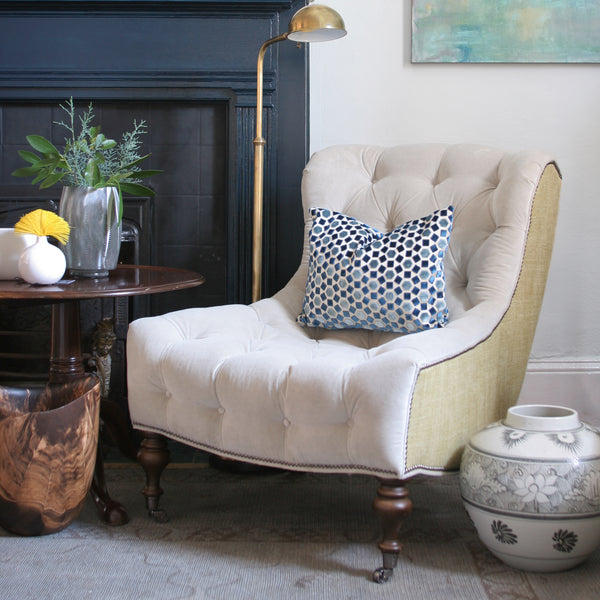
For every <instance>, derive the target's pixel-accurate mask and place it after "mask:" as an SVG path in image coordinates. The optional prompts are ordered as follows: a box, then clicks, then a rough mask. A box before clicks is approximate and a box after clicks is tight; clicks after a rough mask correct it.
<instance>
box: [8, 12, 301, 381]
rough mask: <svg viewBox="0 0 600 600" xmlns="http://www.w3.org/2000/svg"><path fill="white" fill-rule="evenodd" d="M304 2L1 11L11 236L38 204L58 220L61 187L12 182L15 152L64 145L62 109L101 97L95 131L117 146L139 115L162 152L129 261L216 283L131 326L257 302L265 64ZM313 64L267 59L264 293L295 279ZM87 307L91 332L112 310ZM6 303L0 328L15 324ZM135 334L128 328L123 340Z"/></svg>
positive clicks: (167, 298) (130, 201) (141, 201)
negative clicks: (258, 110)
mask: <svg viewBox="0 0 600 600" xmlns="http://www.w3.org/2000/svg"><path fill="white" fill-rule="evenodd" d="M305 4H306V2H304V0H221V1H214V0H213V1H208V0H160V1H154V0H105V1H102V0H96V1H79V0H62V1H61V2H55V1H50V0H48V1H42V0H38V1H28V0H20V1H14V0H13V1H9V0H0V226H3V227H6V226H12V225H14V222H15V221H16V219H17V218H18V217H19V216H21V214H23V213H25V212H27V211H28V210H30V209H31V208H32V207H36V206H40V207H43V208H51V209H52V208H53V207H56V205H57V203H58V199H59V197H60V186H55V187H53V188H50V189H48V190H39V189H38V188H37V187H36V186H32V185H31V184H30V182H29V181H27V180H22V179H16V178H14V177H12V176H11V173H12V171H13V170H14V169H16V168H17V167H19V166H22V165H23V161H22V160H21V159H20V157H19V156H18V154H17V151H18V150H20V149H26V148H27V143H26V141H25V136H26V135H28V134H32V133H36V134H41V135H44V136H46V137H48V138H50V139H52V140H53V141H54V142H55V144H56V145H59V146H60V145H62V143H63V140H64V133H65V132H64V130H63V129H62V128H60V127H59V126H57V125H56V124H54V123H53V122H54V121H60V120H62V119H63V116H64V114H63V113H62V112H61V111H60V109H59V108H58V105H59V104H60V103H63V102H64V101H65V100H66V99H68V98H70V97H72V98H73V99H74V101H75V104H76V105H77V106H80V107H85V106H87V105H88V104H89V102H93V105H94V109H95V113H96V114H97V119H96V121H95V123H96V124H98V125H100V126H101V127H102V131H103V132H104V133H105V134H106V135H107V136H108V137H113V138H117V139H118V138H120V136H121V135H122V133H123V132H124V131H126V130H129V129H130V128H131V124H132V122H133V120H134V119H136V120H138V121H139V120H141V119H144V120H145V121H146V122H147V124H148V127H149V134H148V135H146V136H143V141H144V148H143V149H142V150H143V152H144V153H146V152H151V153H152V155H151V158H150V159H149V160H148V161H146V162H145V163H144V168H150V169H163V170H164V173H163V174H161V175H159V176H156V177H154V178H153V179H152V180H150V183H151V185H152V187H153V188H154V190H155V192H156V195H155V196H154V197H152V198H134V197H130V198H126V203H125V218H126V224H127V226H128V228H129V233H131V232H134V234H135V235H134V238H135V241H134V244H135V250H134V251H132V250H130V249H126V255H127V256H126V257H125V259H124V260H125V261H126V262H130V261H139V262H141V263H145V264H160V265H166V266H173V267H181V268H188V269H192V270H195V271H199V272H201V273H203V274H204V275H205V276H206V284H205V285H203V286H201V287H199V288H196V289H193V290H187V291H181V292H176V293H169V294H159V295H156V296H152V297H151V298H149V299H146V300H145V301H144V302H139V303H138V304H136V305H135V306H133V307H129V318H131V317H132V316H133V317H137V316H142V315H144V314H160V313H164V312H167V311H170V310H176V309H179V308H184V307H189V306H210V305H217V304H223V303H230V302H243V303H246V302H248V301H249V300H250V295H251V216H252V178H253V144H252V140H253V138H254V127H255V125H254V122H255V108H254V107H255V104H256V60H257V54H258V49H259V48H260V46H261V44H262V43H263V42H264V41H266V40H267V39H269V38H271V37H274V36H275V35H278V34H280V33H282V32H283V31H284V29H285V28H286V27H287V24H288V22H289V20H290V18H291V16H292V15H293V14H294V12H295V11H296V10H298V9H299V8H301V7H302V6H304V5H305ZM307 65H308V49H307V48H306V46H304V45H296V44H293V43H291V42H287V43H282V44H276V45H275V46H272V47H271V49H270V50H269V51H268V53H267V56H266V60H265V74H264V94H265V96H264V134H265V138H266V140H267V146H266V155H265V180H264V181H265V192H264V197H265V220H266V221H265V227H264V275H263V280H264V283H263V295H268V294H271V293H272V292H274V291H276V290H277V289H279V288H280V287H281V286H282V285H283V284H284V283H285V282H286V281H287V280H288V279H289V277H290V275H291V274H292V273H293V271H294V270H295V268H296V266H297V264H298V262H299V259H300V255H301V250H302V209H301V200H300V179H301V174H302V168H303V166H304V164H305V163H306V160H307V158H308V156H307V153H308V129H307V117H308V110H307V108H308V107H307V88H308V86H307V70H308V67H307ZM90 306H91V308H90V315H89V316H88V317H87V318H88V320H89V321H90V323H83V324H82V327H83V330H84V331H86V329H88V330H89V327H91V325H92V321H94V320H96V319H98V318H99V317H103V316H104V315H106V314H110V313H111V310H112V309H111V308H107V307H102V306H100V307H95V308H94V306H92V305H90ZM5 308H6V307H3V308H2V310H3V312H4V315H3V319H0V320H6V319H9V320H10V319H11V318H12V317H11V314H10V313H9V312H7V311H6V310H5ZM113 312H114V311H113ZM15 318H17V319H21V318H23V317H22V316H21V317H15ZM83 318H85V317H83ZM15 325H17V326H18V323H16V324H15ZM34 328H35V326H34ZM0 329H2V323H0ZM125 333H126V332H125V331H121V332H117V334H118V335H119V338H121V339H122V338H124V336H125ZM1 342H2V339H1V333H0V344H1ZM42 351H43V349H42ZM117 353H122V350H120V351H117ZM42 354H43V352H42ZM2 356H3V354H2V348H0V360H2ZM117 358H118V357H117ZM117 362H118V360H117ZM119 369H121V370H122V366H121V367H118V366H117V370H119ZM0 371H2V367H0Z"/></svg>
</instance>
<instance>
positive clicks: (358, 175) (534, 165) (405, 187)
mask: <svg viewBox="0 0 600 600" xmlns="http://www.w3.org/2000/svg"><path fill="white" fill-rule="evenodd" d="M551 161H552V159H551V158H550V157H549V156H548V155H547V154H545V153H543V152H537V151H534V152H531V151H527V152H517V153H507V152H505V151H503V150H500V149H496V148H489V147H485V146H479V145H472V144H457V145H444V144H420V145H403V146H395V147H390V148H382V147H379V146H365V145H344V146H333V147H330V148H327V149H325V150H322V151H320V152H317V153H316V154H314V155H313V156H312V158H311V160H310V161H309V163H308V164H307V166H306V168H305V170H304V176H303V180H302V197H303V208H304V215H305V244H304V251H303V257H302V264H301V267H300V269H299V271H298V273H297V274H296V276H295V277H294V278H293V281H292V285H293V286H294V287H296V289H297V291H298V292H300V290H302V291H301V292H300V293H302V295H304V288H305V286H306V279H307V274H308V262H309V253H310V247H309V236H310V230H311V227H312V217H311V213H310V209H311V208H315V207H317V208H325V209H329V210H332V211H337V212H340V213H343V214H345V215H348V216H351V217H354V218H356V219H358V220H360V221H363V222H364V223H367V224H368V225H370V226H372V227H374V228H376V229H378V230H380V231H383V232H389V231H392V230H393V229H394V228H396V227H398V226H399V225H401V224H403V223H406V222H407V221H410V220H414V219H419V218H421V217H424V216H426V215H429V214H431V213H433V212H434V211H437V210H440V209H443V208H448V207H449V206H453V207H454V222H453V227H452V235H451V237H450V244H449V249H448V251H447V252H446V255H445V258H444V267H445V277H446V301H447V304H448V310H449V319H450V321H452V320H453V319H455V318H458V317H460V316H461V315H462V314H464V313H465V312H466V311H468V310H469V309H471V308H472V307H474V306H475V305H477V304H479V303H481V302H483V301H486V300H488V301H492V302H498V303H499V304H501V305H503V306H504V307H507V306H508V303H509V302H510V298H511V296H512V294H513V292H514V289H515V286H516V282H517V280H518V277H519V271H520V267H521V260H522V257H523V253H524V248H525V242H526V239H527V232H528V225H529V218H530V210H531V201H532V199H533V195H534V193H535V189H536V186H537V183H538V181H539V178H540V175H541V173H542V171H543V169H544V166H545V165H546V164H548V162H551Z"/></svg>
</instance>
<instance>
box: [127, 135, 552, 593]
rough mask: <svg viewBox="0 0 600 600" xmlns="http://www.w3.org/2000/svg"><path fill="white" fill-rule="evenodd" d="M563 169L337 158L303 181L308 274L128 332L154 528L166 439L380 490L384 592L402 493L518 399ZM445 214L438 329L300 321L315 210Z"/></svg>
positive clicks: (396, 156)
mask: <svg viewBox="0 0 600 600" xmlns="http://www.w3.org/2000/svg"><path fill="white" fill-rule="evenodd" d="M560 183H561V179H560V174H559V172H558V169H557V167H556V165H555V164H554V163H553V161H552V159H551V158H550V157H549V156H547V155H546V154H544V153H541V152H519V153H506V152H503V151H500V150H497V149H493V148H488V147H482V146H475V145H463V144H459V145H449V146H448V145H438V144H423V145H407V146H398V147H392V148H381V147H375V146H360V145H349V146H338V147H332V148H328V149H325V150H323V151H320V152H318V153H316V154H315V155H314V156H313V157H312V158H311V160H310V162H309V163H308V165H307V166H306V169H305V171H304V175H303V181H302V195H303V205H304V211H305V217H306V237H305V240H306V241H305V247H304V253H303V258H302V262H301V264H300V267H299V269H298V271H297V272H296V273H295V275H294V276H293V277H292V279H291V280H290V281H289V283H288V284H287V285H286V286H285V287H284V288H283V289H282V290H281V291H280V292H279V293H277V294H275V296H273V297H272V298H268V299H264V300H261V301H259V302H257V303H255V304H252V305H250V306H242V305H230V306H218V307H212V308H198V309H194V308H192V309H188V310H183V311H178V312H174V313H170V314H166V315H164V316H159V317H152V318H146V319H140V320H138V321H135V322H133V323H132V324H131V327H130V330H129V336H128V342H127V360H128V382H129V406H130V412H131V418H132V422H133V424H134V427H135V428H137V429H140V430H143V431H144V432H145V434H144V435H145V439H144V441H143V442H142V448H141V450H140V453H139V460H140V462H141V464H142V465H143V467H144V468H145V470H146V475H147V485H146V488H145V490H144V494H145V495H146V502H147V507H148V509H149V511H150V513H151V514H153V515H155V516H157V517H160V516H161V515H162V512H161V510H160V509H159V507H158V499H159V496H160V494H161V493H162V490H161V489H160V486H159V478H160V473H161V472H162V469H163V468H164V466H165V465H166V464H167V462H168V456H169V455H168V451H167V449H166V440H165V437H164V436H166V437H167V438H171V439H174V440H179V441H180V442H184V443H186V444H189V445H191V446H194V447H197V448H201V449H204V450H206V451H208V452H210V453H214V454H216V455H219V456H222V457H228V458H232V459H237V460H241V461H244V462H249V463H256V464H259V465H266V466H272V467H280V468H283V469H293V470H298V471H312V472H322V473H337V472H341V473H351V474H352V473H361V474H369V475H373V476H375V477H377V478H379V480H380V482H381V485H380V487H379V489H378V492H377V495H376V498H375V501H374V508H375V511H376V513H377V514H378V515H379V516H380V517H381V519H382V523H383V540H382V541H381V542H380V544H379V547H380V549H381V551H382V553H383V567H382V568H380V569H377V570H376V571H375V573H374V579H375V580H376V581H385V580H386V579H387V578H388V577H389V576H390V575H391V572H392V569H393V567H394V566H395V565H396V562H397V558H398V552H399V550H400V543H399V529H400V524H401V521H402V519H403V518H404V517H405V516H407V514H408V513H409V512H410V509H411V502H410V499H409V498H408V492H407V489H406V487H405V483H406V480H408V479H409V478H410V477H412V476H414V475H417V474H430V475H437V474H441V473H443V472H445V471H448V470H452V469H456V468H457V467H458V466H459V461H460V456H461V452H462V449H463V446H464V445H465V443H466V441H467V440H468V439H469V437H470V436H471V435H472V434H473V433H474V432H476V431H477V430H479V429H481V428H482V427H484V426H485V425H487V424H489V423H491V422H493V421H495V420H498V419H499V418H501V417H502V416H503V415H504V414H505V412H506V409H507V408H508V407H509V406H511V405H513V404H514V403H516V401H517V398H518V395H519V391H520V388H521V384H522V380H523V377H524V374H525V369H526V365H527V360H528V356H529V351H530V348H531V344H532V340H533V335H534V332H535V328H536V323H537V318H538V313H539V310H540V305H541V302H542V296H543V293H544V286H545V281H546V275H547V270H548V265H549V262H550V255H551V250H552V244H553V237H554V228H555V223H556V217H557V211H558V197H559V190H560ZM449 205H452V206H453V207H454V222H453V229H452V233H451V236H450V242H449V247H448V250H447V252H446V255H445V258H444V268H445V280H446V301H447V306H448V313H449V321H448V323H447V325H446V326H445V327H438V328H433V329H428V330H425V331H421V332H418V333H412V334H408V335H404V334H400V333H390V332H382V331H372V330H364V329H345V330H328V329H323V328H319V327H306V326H302V325H300V324H298V322H297V320H296V318H297V316H298V314H299V313H300V312H301V310H302V306H303V298H304V295H305V286H306V281H307V273H308V266H309V252H310V248H309V242H308V239H309V232H310V229H311V219H310V216H309V215H310V213H309V208H310V207H321V208H327V209H330V210H335V211H338V212H341V213H344V214H346V215H351V216H353V217H355V218H356V219H359V220H360V221H362V222H364V223H367V224H369V225H371V226H373V227H375V228H377V229H378V230H380V231H384V232H385V231H390V230H391V229H393V228H394V227H396V226H397V225H399V224H402V223H404V222H406V221H408V220H411V219H416V218H420V217H423V216H424V215H426V214H428V213H431V212H432V211H435V210H437V209H442V208H446V207H448V206H449Z"/></svg>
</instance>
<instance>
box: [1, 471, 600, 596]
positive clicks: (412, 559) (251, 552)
mask: <svg viewBox="0 0 600 600" xmlns="http://www.w3.org/2000/svg"><path fill="white" fill-rule="evenodd" d="M107 480H108V482H109V487H110V490H111V494H112V496H113V497H114V498H115V499H118V500H119V501H121V502H122V503H123V504H125V506H126V507H127V509H128V512H129V514H130V517H131V521H130V523H129V524H127V525H125V526H123V527H114V528H111V527H107V526H104V525H102V524H101V523H100V522H99V520H98V518H97V516H96V512H95V508H94V507H93V505H92V503H91V501H89V500H88V501H87V503H86V506H85V507H84V509H83V511H82V513H81V514H80V516H79V518H78V519H77V520H76V521H75V522H74V523H73V524H72V525H70V526H69V527H68V528H67V529H65V530H63V531H62V532H59V533H56V534H53V535H49V536H45V537H38V538H22V537H17V536H14V535H11V534H8V533H6V532H4V531H2V530H0V598H3V599H5V598H6V599H11V600H29V599H35V600H46V599H48V600H50V599H59V598H60V599H63V600H68V599H77V600H85V599H102V600H113V599H114V600H121V599H127V600H132V599H137V598H144V599H161V600H162V599H173V600H174V599H180V598H181V599H183V598H197V599H207V600H208V599H223V600H224V599H227V600H238V599H239V600H242V599H243V600H265V599H270V598H274V599H275V598H276V599H281V598H285V599H286V600H287V599H306V598H315V599H320V598H324V599H325V598H326V599H327V600H336V599H344V600H351V599H357V600H358V599H361V600H362V599H364V598H377V599H383V600H386V599H390V600H391V599H394V600H398V599H400V598H406V599H407V600H421V599H423V600H437V599H443V600H452V599H457V600H458V599H460V600H486V599H489V600H545V599H552V600H555V599H562V598H577V599H578V600H588V599H589V600H592V599H594V600H597V599H598V598H599V597H600V550H596V552H595V553H594V554H593V555H592V556H591V557H590V558H589V559H588V561H586V562H585V563H583V564H582V565H580V566H578V567H576V568H575V569H573V570H571V571H566V572H562V573H552V574H534V573H523V572H520V571H516V570H514V569H511V568H510V567H507V566H505V565H504V564H503V563H502V562H500V561H498V560H497V559H496V558H494V557H493V556H492V555H491V554H490V553H489V552H488V551H487V550H486V549H485V548H484V547H483V546H482V545H481V543H480V542H479V539H478V537H477V534H476V532H475V530H474V528H473V526H472V525H471V522H470V521H469V519H468V517H467V516H466V513H465V511H464V509H463V507H462V503H461V500H460V495H459V490H458V477H457V475H450V476H446V477H441V478H424V477H423V478H416V479H414V480H413V481H412V484H411V485H410V490H411V497H412V499H413V502H414V509H413V513H412V515H411V516H410V518H409V519H408V520H407V522H406V523H405V525H404V528H403V541H404V550H403V552H402V554H401V557H400V561H399V565H398V567H397V569H396V571H395V573H394V576H393V578H392V580H391V581H390V582H388V583H386V584H383V585H378V584H376V583H373V582H372V581H371V572H372V570H373V568H375V567H378V566H380V553H379V550H378V549H377V547H376V542H377V540H378V538H379V523H378V521H377V519H376V518H375V516H374V514H373V513H372V510H371V504H372V501H373V498H374V496H375V490H376V488H377V482H376V480H375V479H373V478H369V477H363V476H344V475H314V474H297V473H289V472H281V473H275V474H262V475H256V474H253V475H236V474H231V473H226V472H222V471H216V470H214V469H211V468H207V467H204V468H191V467H190V468H172V469H167V471H166V472H165V474H164V476H163V481H162V483H161V485H162V487H163V489H164V490H165V493H164V496H163V497H162V500H161V503H162V506H163V507H164V508H166V509H167V510H168V513H169V516H170V520H169V522H167V523H155V522H153V521H151V520H149V519H148V517H147V516H146V512H145V510H144V500H143V496H142V495H141V493H140V491H141V489H142V487H143V485H144V478H143V474H142V471H141V469H140V468H139V467H137V466H136V465H125V466H120V467H116V466H115V467H113V468H109V469H107Z"/></svg>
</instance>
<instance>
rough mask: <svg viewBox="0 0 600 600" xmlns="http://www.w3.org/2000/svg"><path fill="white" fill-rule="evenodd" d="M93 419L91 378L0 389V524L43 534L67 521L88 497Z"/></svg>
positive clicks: (96, 391) (96, 401)
mask: <svg viewBox="0 0 600 600" xmlns="http://www.w3.org/2000/svg"><path fill="white" fill-rule="evenodd" d="M99 418H100V382H99V380H98V379H97V378H96V377H95V376H88V377H83V378H78V379H75V380H73V381H72V382H69V383H64V384H63V383H61V384H48V385H46V386H45V387H39V388H24V387H23V388H18V387H2V386H0V525H1V526H2V527H3V528H4V529H6V530H8V531H10V532H12V533H17V534H19V535H44V534H48V533H55V532H57V531H60V530H61V529H64V528H65V527H67V525H69V524H70V523H72V522H73V520H74V519H75V518H76V517H77V515H78V514H79V511H80V510H81V508H82V507H83V504H84V502H85V498H86V495H87V493H88V492H89V489H90V485H91V482H92V477H93V474H94V464H95V460H96V449H97V446H98V426H99Z"/></svg>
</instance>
